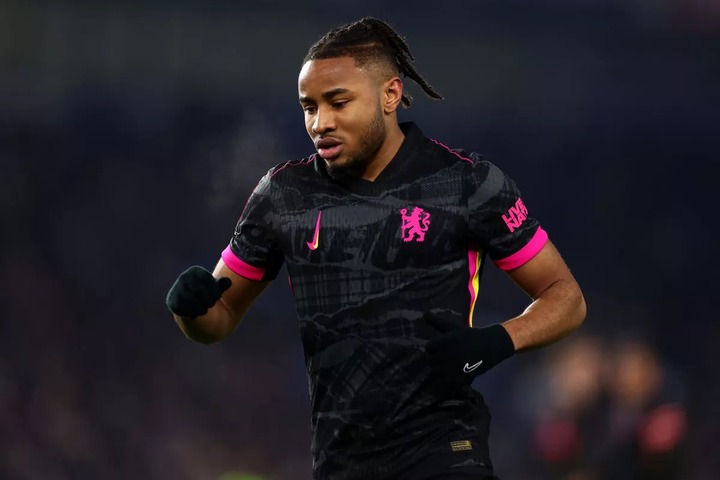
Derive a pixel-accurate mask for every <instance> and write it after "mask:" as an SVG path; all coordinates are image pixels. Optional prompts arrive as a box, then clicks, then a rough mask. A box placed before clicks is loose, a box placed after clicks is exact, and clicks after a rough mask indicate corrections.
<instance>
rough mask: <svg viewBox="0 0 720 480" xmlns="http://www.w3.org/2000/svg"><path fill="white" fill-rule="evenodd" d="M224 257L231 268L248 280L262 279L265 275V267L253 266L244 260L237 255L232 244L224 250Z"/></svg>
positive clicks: (224, 260)
mask: <svg viewBox="0 0 720 480" xmlns="http://www.w3.org/2000/svg"><path fill="white" fill-rule="evenodd" d="M222 259H223V262H225V265H227V267H228V268H229V269H230V270H232V271H233V272H235V273H237V274H238V275H240V276H241V277H245V278H247V279H248V280H255V281H260V280H262V279H263V277H264V276H265V269H264V268H258V267H253V266H252V265H250V264H248V263H245V262H244V261H242V260H241V259H240V258H238V256H237V255H235V252H233V251H232V248H231V247H230V245H228V246H227V248H225V250H223V252H222Z"/></svg>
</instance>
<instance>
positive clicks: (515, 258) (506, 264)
mask: <svg viewBox="0 0 720 480" xmlns="http://www.w3.org/2000/svg"><path fill="white" fill-rule="evenodd" d="M547 241H548V234H547V232H546V231H545V230H543V229H542V227H538V229H537V231H536V232H535V235H533V238H532V239H531V240H530V241H529V242H528V243H527V245H525V246H524V247H523V248H521V249H520V250H518V251H517V252H515V253H513V254H512V255H510V256H509V257H505V258H502V259H500V260H495V265H497V267H498V268H499V269H500V270H512V269H513V268H517V267H520V266H522V265H525V264H526V263H527V262H529V261H530V260H532V258H533V257H534V256H535V255H537V254H538V253H540V250H542V248H543V247H544V246H545V244H546V243H547Z"/></svg>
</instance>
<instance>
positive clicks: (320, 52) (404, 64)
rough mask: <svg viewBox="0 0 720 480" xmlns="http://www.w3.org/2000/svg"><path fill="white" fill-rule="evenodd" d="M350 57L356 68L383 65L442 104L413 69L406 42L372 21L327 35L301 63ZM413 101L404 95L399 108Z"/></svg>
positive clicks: (393, 31) (349, 26) (391, 30)
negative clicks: (391, 68)
mask: <svg viewBox="0 0 720 480" xmlns="http://www.w3.org/2000/svg"><path fill="white" fill-rule="evenodd" d="M338 57H352V58H354V59H355V63H356V65H357V66H358V67H364V66H365V65H367V64H368V63H371V62H377V61H378V60H379V61H385V62H386V63H387V64H388V65H391V66H393V68H394V69H396V70H397V72H398V73H401V74H402V75H403V76H405V77H408V78H410V79H412V80H413V81H414V82H415V83H417V84H418V85H419V86H420V87H421V88H422V89H423V91H424V92H425V93H426V94H427V95H428V96H429V97H431V98H435V99H438V100H442V98H443V97H442V95H440V94H439V93H438V92H437V91H435V89H434V88H433V87H432V86H430V84H428V83H427V82H426V81H425V79H424V78H422V77H421V76H420V74H419V73H418V72H417V70H415V67H413V65H412V62H413V61H415V58H414V57H413V56H412V54H411V53H410V48H409V47H408V44H407V43H406V42H405V40H404V39H403V38H402V37H400V35H398V33H397V32H396V31H395V30H394V29H393V28H392V27H391V26H390V25H388V24H387V23H385V22H383V21H382V20H379V19H377V18H373V17H364V18H362V19H360V20H357V21H355V22H352V23H348V24H346V25H342V26H340V27H338V28H335V29H333V30H331V31H329V32H328V33H326V34H325V35H324V36H323V37H322V38H321V39H320V40H318V41H317V42H315V44H313V45H312V46H311V47H310V50H308V53H307V55H305V58H304V59H303V63H305V62H308V61H310V60H321V59H326V58H338ZM411 103H412V97H411V96H410V95H408V94H405V93H403V96H402V104H403V106H404V107H409V106H410V105H411Z"/></svg>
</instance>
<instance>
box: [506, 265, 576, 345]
mask: <svg viewBox="0 0 720 480" xmlns="http://www.w3.org/2000/svg"><path fill="white" fill-rule="evenodd" d="M585 313H586V306H585V299H584V298H583V295H582V292H581V291H580V288H579V287H578V285H577V283H575V281H574V280H572V279H562V280H558V281H556V282H555V283H553V284H552V285H551V286H550V287H548V288H547V289H546V290H545V291H544V292H542V293H541V294H540V295H538V296H537V298H536V299H535V300H534V301H533V302H532V303H531V304H530V306H528V308H527V309H525V311H524V312H523V313H522V314H521V315H518V316H517V317H515V318H512V319H510V320H508V321H507V322H505V323H504V324H503V326H504V327H505V329H506V330H507V331H508V333H509V334H510V337H511V338H512V340H513V343H514V344H515V351H518V352H520V351H523V350H532V349H534V348H539V347H543V346H545V345H548V344H551V343H553V342H555V341H557V340H559V339H561V338H562V337H564V336H565V335H567V334H569V333H570V332H572V331H573V330H575V329H576V328H578V327H579V326H580V325H581V324H582V322H583V320H585Z"/></svg>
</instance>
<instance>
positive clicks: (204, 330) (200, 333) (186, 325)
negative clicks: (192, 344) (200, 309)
mask: <svg viewBox="0 0 720 480" xmlns="http://www.w3.org/2000/svg"><path fill="white" fill-rule="evenodd" d="M173 317H175V322H177V324H178V326H179V327H180V329H181V330H182V331H183V333H184V334H185V336H186V337H187V338H189V339H190V340H194V341H196V342H200V343H205V344H208V343H214V342H218V341H220V340H222V339H223V338H225V337H227V336H228V335H230V334H231V333H232V332H233V330H235V327H236V326H237V324H238V319H236V318H233V315H232V314H231V313H230V310H229V309H228V308H227V306H226V305H225V303H224V302H223V301H222V300H220V301H218V302H217V303H216V304H215V306H213V307H212V308H211V309H210V310H208V312H207V313H206V314H205V315H202V316H200V317H197V318H184V317H179V316H177V315H173Z"/></svg>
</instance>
